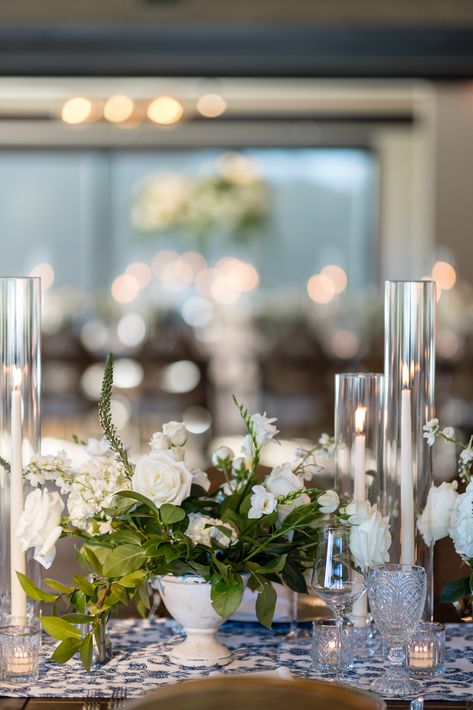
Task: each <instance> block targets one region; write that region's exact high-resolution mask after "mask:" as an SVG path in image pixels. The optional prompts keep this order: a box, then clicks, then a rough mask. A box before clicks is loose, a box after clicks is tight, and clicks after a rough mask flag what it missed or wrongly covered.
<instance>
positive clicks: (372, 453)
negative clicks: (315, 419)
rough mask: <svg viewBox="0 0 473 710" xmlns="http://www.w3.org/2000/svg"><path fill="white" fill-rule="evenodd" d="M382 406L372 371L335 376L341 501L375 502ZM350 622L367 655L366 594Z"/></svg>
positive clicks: (378, 377)
mask: <svg viewBox="0 0 473 710" xmlns="http://www.w3.org/2000/svg"><path fill="white" fill-rule="evenodd" d="M383 403H384V375H382V374H379V373H372V372H355V373H351V372H349V373H342V374H338V375H335V480H336V487H337V489H338V490H339V492H340V493H341V494H342V496H343V497H344V498H346V499H348V500H354V501H356V502H357V503H366V502H369V503H370V504H371V505H373V504H374V503H378V502H379V495H380V490H381V486H380V480H381V476H382V470H383V413H384V409H383ZM363 571H365V570H363ZM360 581H361V575H360ZM351 619H352V621H353V625H354V632H355V635H356V638H357V639H358V641H359V643H357V649H356V655H357V656H360V657H361V656H364V655H365V654H366V655H368V653H369V648H370V647H371V645H372V644H371V643H370V641H371V634H372V632H371V625H370V616H369V614H368V600H367V597H366V595H364V596H363V597H361V598H360V599H359V600H357V601H355V603H354V604H353V610H352V613H351Z"/></svg>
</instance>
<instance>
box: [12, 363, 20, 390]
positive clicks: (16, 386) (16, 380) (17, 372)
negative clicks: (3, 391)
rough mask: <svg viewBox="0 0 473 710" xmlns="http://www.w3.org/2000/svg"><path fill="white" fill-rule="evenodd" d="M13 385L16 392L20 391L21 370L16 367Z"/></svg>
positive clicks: (13, 370)
mask: <svg viewBox="0 0 473 710" xmlns="http://www.w3.org/2000/svg"><path fill="white" fill-rule="evenodd" d="M12 385H13V389H14V390H19V389H20V386H21V369H20V368H19V367H17V366H16V365H13V366H12Z"/></svg>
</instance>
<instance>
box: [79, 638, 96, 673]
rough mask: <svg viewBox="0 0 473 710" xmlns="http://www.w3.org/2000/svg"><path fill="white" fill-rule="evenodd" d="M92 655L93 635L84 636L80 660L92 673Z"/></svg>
mask: <svg viewBox="0 0 473 710" xmlns="http://www.w3.org/2000/svg"><path fill="white" fill-rule="evenodd" d="M92 653H93V647H92V634H87V636H84V638H83V639H82V643H81V647H80V659H81V661H82V665H83V666H84V668H85V670H86V671H87V672H89V671H90V667H91V665H92Z"/></svg>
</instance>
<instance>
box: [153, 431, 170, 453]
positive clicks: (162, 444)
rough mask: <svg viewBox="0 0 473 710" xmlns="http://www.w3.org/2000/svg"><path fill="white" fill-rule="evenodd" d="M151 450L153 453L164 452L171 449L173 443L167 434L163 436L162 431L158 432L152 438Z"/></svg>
mask: <svg viewBox="0 0 473 710" xmlns="http://www.w3.org/2000/svg"><path fill="white" fill-rule="evenodd" d="M149 445H150V448H151V449H152V450H153V451H163V450H166V449H169V448H170V447H171V442H170V441H169V437H167V436H166V434H162V433H161V432H160V431H156V432H155V433H154V434H153V436H152V437H151V441H150V442H149Z"/></svg>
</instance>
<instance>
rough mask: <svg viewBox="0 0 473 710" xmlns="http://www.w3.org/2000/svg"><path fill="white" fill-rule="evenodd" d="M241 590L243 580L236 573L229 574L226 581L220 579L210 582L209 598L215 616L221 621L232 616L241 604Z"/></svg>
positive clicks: (242, 588)
mask: <svg viewBox="0 0 473 710" xmlns="http://www.w3.org/2000/svg"><path fill="white" fill-rule="evenodd" d="M243 590H244V586H243V580H242V578H241V577H240V575H239V574H236V572H232V573H231V574H229V575H228V579H227V580H226V581H225V580H223V579H221V578H220V579H219V581H217V582H212V588H211V592H210V597H211V600H212V606H213V608H214V609H215V611H216V612H217V614H218V615H219V616H221V617H222V618H223V619H225V618H227V617H228V616H230V615H231V614H233V612H234V611H236V610H237V609H238V607H239V606H240V604H241V599H242V597H243Z"/></svg>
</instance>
